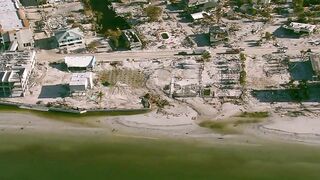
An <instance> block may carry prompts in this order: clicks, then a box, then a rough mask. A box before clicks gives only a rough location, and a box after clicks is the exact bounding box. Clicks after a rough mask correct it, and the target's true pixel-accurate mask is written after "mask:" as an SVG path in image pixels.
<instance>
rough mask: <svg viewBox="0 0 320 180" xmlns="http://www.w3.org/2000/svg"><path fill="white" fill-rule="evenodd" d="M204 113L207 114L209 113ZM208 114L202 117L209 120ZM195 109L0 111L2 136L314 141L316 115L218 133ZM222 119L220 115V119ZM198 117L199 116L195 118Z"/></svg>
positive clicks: (227, 110) (318, 130)
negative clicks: (83, 113) (201, 123)
mask: <svg viewBox="0 0 320 180" xmlns="http://www.w3.org/2000/svg"><path fill="white" fill-rule="evenodd" d="M239 112H241V108H239V107H237V106H235V105H231V104H225V105H224V106H223V108H222V109H220V111H219V112H218V113H217V114H216V116H214V118H217V119H220V120H219V121H225V120H226V119H228V118H231V117H233V116H234V115H235V114H237V113H239ZM208 113H209V112H208ZM208 113H207V114H205V115H206V116H205V118H208V116H207V115H208ZM199 118H202V117H201V116H198V114H197V112H196V111H195V110H194V109H192V108H190V107H189V106H186V105H179V106H178V105H176V106H175V107H171V108H170V107H169V108H165V109H164V110H158V111H156V110H154V111H151V112H149V113H146V114H139V115H130V116H84V117H81V118H79V117H72V116H66V117H63V116H61V115H57V116H56V117H55V116H54V114H46V113H44V114H42V113H41V114H38V113H34V112H31V111H21V112H19V111H10V110H9V111H6V110H2V111H1V116H0V133H1V134H17V135H23V134H35V135H37V134H42V135H50V134H54V135H70V136H79V137H80V136H102V137H104V136H124V137H132V138H142V139H144V138H145V139H167V138H169V139H185V140H188V141H189V140H191V141H204V142H209V143H211V142H214V143H215V142H223V143H240V144H241V143H244V144H246V143H247V144H251V143H253V144H255V143H258V142H259V141H260V140H267V141H276V142H277V141H285V142H294V143H306V144H319V143H320V135H319V134H320V126H319V125H320V119H319V118H316V117H303V116H300V117H281V116H279V115H277V114H271V116H270V117H268V118H265V119H264V120H263V121H262V122H261V123H253V124H246V125H241V126H239V127H236V128H237V129H240V130H241V131H239V132H238V133H232V134H228V133H221V132H217V131H215V130H212V129H209V128H204V127H200V126H199V125H198V121H199ZM223 118H224V119H223ZM200 121H201V120H200Z"/></svg>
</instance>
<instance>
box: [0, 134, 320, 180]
mask: <svg viewBox="0 0 320 180" xmlns="http://www.w3.org/2000/svg"><path fill="white" fill-rule="evenodd" d="M98 134H99V133H98ZM213 141H214V140H213ZM219 141H220V140H219ZM191 142H192V143H188V142H185V141H184V140H181V139H180V140H179V141H178V140H165V139H157V140H150V139H142V138H134V137H129V136H127V137H120V136H112V135H110V136H101V135H90V136H87V137H86V136H81V135H80V136H79V135H77V136H75V135H74V136H73V135H61V136H58V135H57V136H54V135H47V134H39V135H38V134H37V135H29V134H28V133H26V134H23V135H21V134H20V133H19V135H13V134H10V135H9V134H8V135H6V134H2V135H1V138H0V168H1V173H0V179H3V180H5V179H17V180H20V179H35V180H37V179H45V180H57V179H61V180H65V179H68V180H88V179H96V180H102V179H141V180H144V179H156V180H160V179H168V180H170V179H183V180H194V179H215V180H216V179H217V180H232V179H244V180H247V179H248V180H249V179H257V180H283V179H290V180H305V179H314V180H316V179H319V176H320V175H319V169H320V151H319V150H320V149H319V147H317V146H306V145H301V144H300V145H299V144H286V143H283V142H282V143H268V142H263V141H260V142H259V143H258V145H252V142H250V141H249V145H245V144H244V143H239V144H238V143H235V144H229V143H224V140H221V141H220V142H221V143H218V144H216V143H199V142H195V141H191ZM124 167H125V173H123V172H124Z"/></svg>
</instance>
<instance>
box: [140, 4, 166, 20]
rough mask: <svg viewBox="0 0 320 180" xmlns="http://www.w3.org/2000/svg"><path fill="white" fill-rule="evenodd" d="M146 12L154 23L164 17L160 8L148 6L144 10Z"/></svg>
mask: <svg viewBox="0 0 320 180" xmlns="http://www.w3.org/2000/svg"><path fill="white" fill-rule="evenodd" d="M144 12H145V13H146V14H147V16H148V17H149V20H150V21H152V22H155V21H158V20H159V19H160V17H161V15H162V9H161V8H160V7H158V6H148V7H146V8H145V9H144Z"/></svg>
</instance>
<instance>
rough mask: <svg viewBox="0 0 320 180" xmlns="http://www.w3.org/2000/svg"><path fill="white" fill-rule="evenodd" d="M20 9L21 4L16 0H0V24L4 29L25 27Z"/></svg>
mask: <svg viewBox="0 0 320 180" xmlns="http://www.w3.org/2000/svg"><path fill="white" fill-rule="evenodd" d="M18 9H19V5H18V2H17V1H16V0H0V17H1V18H0V25H1V26H2V30H4V31H11V30H15V29H21V28H23V23H22V20H21V19H20V18H19V15H18Z"/></svg>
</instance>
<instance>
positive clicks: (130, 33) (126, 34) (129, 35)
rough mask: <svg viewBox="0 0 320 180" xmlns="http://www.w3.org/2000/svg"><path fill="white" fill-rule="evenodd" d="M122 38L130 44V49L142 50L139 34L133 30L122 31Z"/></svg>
mask: <svg viewBox="0 0 320 180" xmlns="http://www.w3.org/2000/svg"><path fill="white" fill-rule="evenodd" d="M122 36H123V38H124V40H125V41H126V42H128V45H129V49H142V42H141V40H140V39H139V37H138V35H137V33H136V32H135V30H133V29H126V30H123V31H122Z"/></svg>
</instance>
